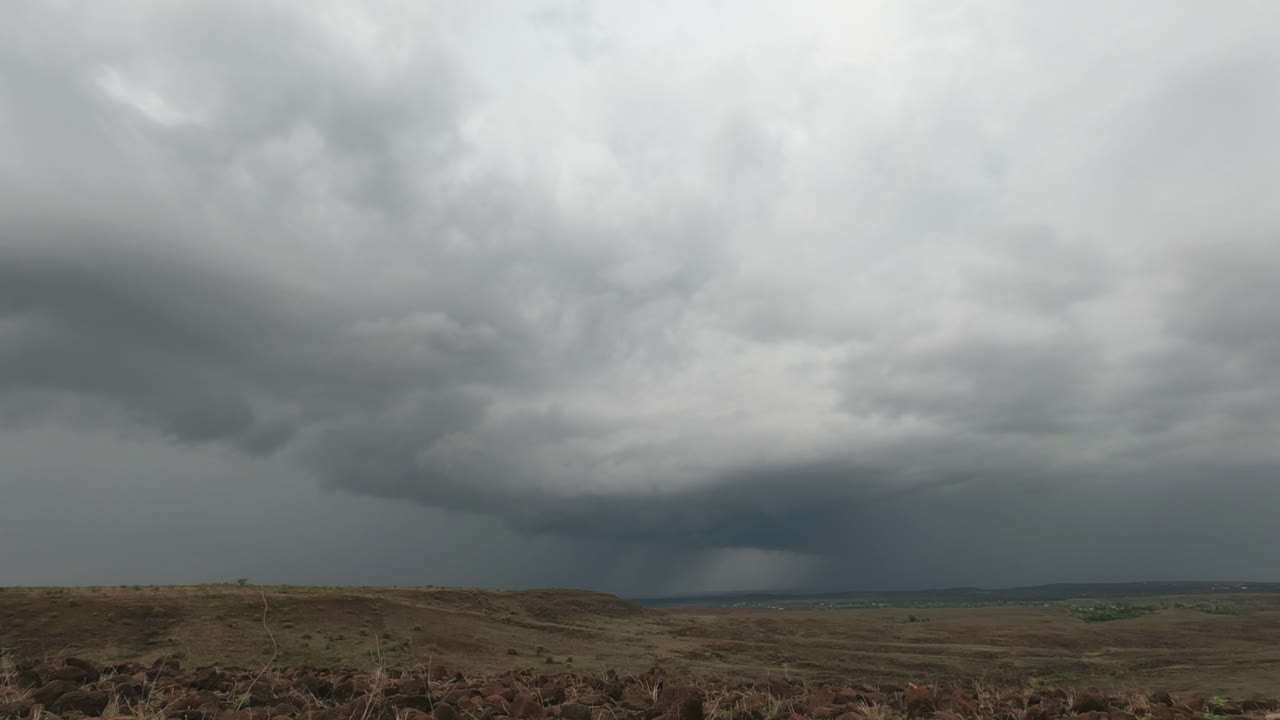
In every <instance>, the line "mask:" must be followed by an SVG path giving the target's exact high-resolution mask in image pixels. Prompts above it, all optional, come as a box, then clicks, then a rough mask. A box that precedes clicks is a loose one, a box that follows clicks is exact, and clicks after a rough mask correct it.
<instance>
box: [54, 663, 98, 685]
mask: <svg viewBox="0 0 1280 720" xmlns="http://www.w3.org/2000/svg"><path fill="white" fill-rule="evenodd" d="M62 664H63V665H66V666H67V667H73V668H79V669H80V670H83V671H84V672H85V674H86V675H88V676H89V680H88V681H89V682H98V678H99V677H101V673H99V672H98V666H97V665H94V664H93V663H91V662H89V661H88V660H84V659H82V658H77V657H69V658H67V659H66V660H63V661H62Z"/></svg>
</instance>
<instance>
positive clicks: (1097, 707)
mask: <svg viewBox="0 0 1280 720" xmlns="http://www.w3.org/2000/svg"><path fill="white" fill-rule="evenodd" d="M1110 706H1111V702H1110V701H1109V700H1107V698H1106V697H1105V696H1103V695H1102V694H1100V693H1096V692H1087V693H1082V694H1080V695H1077V696H1076V699H1075V702H1073V703H1071V712H1074V713H1087V712H1104V713H1105V712H1106V711H1107V708H1109V707H1110Z"/></svg>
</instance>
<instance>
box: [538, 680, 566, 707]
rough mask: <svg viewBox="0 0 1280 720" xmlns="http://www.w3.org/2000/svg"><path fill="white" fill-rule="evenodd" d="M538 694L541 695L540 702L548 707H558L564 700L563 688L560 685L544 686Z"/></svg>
mask: <svg viewBox="0 0 1280 720" xmlns="http://www.w3.org/2000/svg"><path fill="white" fill-rule="evenodd" d="M539 694H541V695H542V702H544V703H547V704H549V705H559V704H560V703H562V702H564V698H565V690H564V686H563V685H561V684H560V683H550V684H547V685H544V686H543V688H542V690H540V691H539Z"/></svg>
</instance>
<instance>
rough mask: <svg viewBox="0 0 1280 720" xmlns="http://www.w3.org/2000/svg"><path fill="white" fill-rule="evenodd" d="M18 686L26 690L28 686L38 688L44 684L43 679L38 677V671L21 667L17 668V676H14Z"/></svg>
mask: <svg viewBox="0 0 1280 720" xmlns="http://www.w3.org/2000/svg"><path fill="white" fill-rule="evenodd" d="M14 681H15V682H17V684H18V687H20V688H22V689H24V690H26V689H29V688H38V687H40V686H41V685H43V684H44V680H43V679H42V678H41V677H40V673H38V672H36V671H35V670H34V669H32V668H22V669H20V670H18V674H17V676H16V677H15V678H14Z"/></svg>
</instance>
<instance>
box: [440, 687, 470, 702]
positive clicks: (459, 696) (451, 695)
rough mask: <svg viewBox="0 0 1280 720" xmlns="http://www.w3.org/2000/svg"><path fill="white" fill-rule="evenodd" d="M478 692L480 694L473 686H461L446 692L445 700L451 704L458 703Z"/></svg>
mask: <svg viewBox="0 0 1280 720" xmlns="http://www.w3.org/2000/svg"><path fill="white" fill-rule="evenodd" d="M477 694H478V693H477V691H475V690H472V689H471V688H459V689H457V690H450V691H449V692H447V693H445V696H444V702H446V703H448V704H450V705H457V704H458V703H460V702H462V700H463V698H469V697H471V696H473V695H477Z"/></svg>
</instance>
